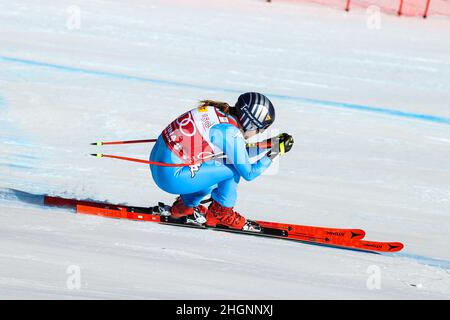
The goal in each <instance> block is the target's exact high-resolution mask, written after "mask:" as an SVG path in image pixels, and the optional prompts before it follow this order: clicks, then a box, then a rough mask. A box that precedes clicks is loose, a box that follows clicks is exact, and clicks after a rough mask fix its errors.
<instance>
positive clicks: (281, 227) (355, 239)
mask: <svg viewBox="0 0 450 320" xmlns="http://www.w3.org/2000/svg"><path fill="white" fill-rule="evenodd" d="M44 204H45V205H47V206H57V207H69V208H72V209H75V210H76V212H77V213H79V214H89V215H96V216H102V217H109V218H116V219H127V220H136V221H147V222H156V223H161V224H167V225H174V226H183V227H191V228H198V229H212V230H217V231H225V232H232V233H239V234H247V235H254V236H263V237H270V238H278V239H285V240H292V241H297V242H303V243H309V244H316V245H324V246H330V247H338V248H343V249H351V250H360V251H369V252H397V251H400V250H402V249H403V244H402V243H400V242H380V241H368V240H364V239H363V238H364V237H365V232H364V230H361V229H343V228H327V227H315V226H306V225H296V224H288V223H277V222H267V221H258V220H248V221H249V225H250V226H251V228H249V229H247V230H234V229H230V228H227V227H223V226H217V227H207V226H206V225H204V224H202V223H201V218H202V217H198V218H200V219H198V220H196V217H187V218H182V219H174V218H172V217H171V216H170V212H169V210H170V207H169V206H166V205H164V204H163V203H159V204H158V205H157V206H154V207H150V208H145V207H135V206H126V205H114V204H107V203H101V202H96V201H85V200H77V199H67V198H60V197H51V196H45V197H44ZM199 221H200V222H199Z"/></svg>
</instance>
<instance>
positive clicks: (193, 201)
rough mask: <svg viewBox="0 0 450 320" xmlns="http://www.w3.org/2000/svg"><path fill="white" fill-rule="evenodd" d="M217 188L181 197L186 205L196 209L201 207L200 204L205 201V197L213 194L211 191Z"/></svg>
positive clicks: (212, 187)
mask: <svg viewBox="0 0 450 320" xmlns="http://www.w3.org/2000/svg"><path fill="white" fill-rule="evenodd" d="M215 187H216V186H211V187H209V188H206V189H204V190H200V191H198V192H194V193H188V194H182V195H180V196H181V199H182V200H183V203H184V204H185V205H187V206H189V207H196V206H198V205H200V202H201V201H202V200H203V198H204V197H206V196H207V195H210V194H211V191H213V189H214V188H215Z"/></svg>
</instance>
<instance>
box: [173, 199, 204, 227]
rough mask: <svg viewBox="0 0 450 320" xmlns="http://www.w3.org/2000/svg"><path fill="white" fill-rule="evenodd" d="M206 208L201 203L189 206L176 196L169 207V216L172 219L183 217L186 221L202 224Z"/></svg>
mask: <svg viewBox="0 0 450 320" xmlns="http://www.w3.org/2000/svg"><path fill="white" fill-rule="evenodd" d="M207 210H208V209H207V208H206V207H205V206H202V205H198V206H196V207H189V206H187V205H185V204H184V203H183V200H182V199H181V197H178V198H177V199H176V200H175V202H174V203H173V205H172V207H171V208H170V216H171V217H172V218H174V219H181V218H183V217H185V218H186V222H187V223H193V224H198V225H202V224H203V223H205V221H206V219H205V214H206V211H207Z"/></svg>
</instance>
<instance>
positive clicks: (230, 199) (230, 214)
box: [206, 168, 246, 230]
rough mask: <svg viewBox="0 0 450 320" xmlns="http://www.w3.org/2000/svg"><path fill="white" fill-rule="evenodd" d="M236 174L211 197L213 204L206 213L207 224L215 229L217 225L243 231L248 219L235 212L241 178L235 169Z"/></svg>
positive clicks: (218, 185)
mask: <svg viewBox="0 0 450 320" xmlns="http://www.w3.org/2000/svg"><path fill="white" fill-rule="evenodd" d="M233 170H234V171H235V174H234V175H233V176H232V177H231V178H228V179H225V180H223V181H221V182H219V183H218V184H217V188H216V189H214V190H213V192H212V194H211V196H212V198H213V202H212V203H211V205H210V206H209V208H208V211H207V213H206V220H207V221H206V224H207V225H208V226H211V227H214V226H216V225H223V226H227V227H229V228H232V229H238V230H240V229H242V228H243V227H244V225H245V223H246V219H245V218H244V217H243V216H241V215H240V214H239V213H237V212H236V211H234V210H233V207H234V205H235V203H236V199H237V186H238V184H239V181H240V179H241V176H240V175H239V174H238V173H237V171H236V170H235V169H234V168H233Z"/></svg>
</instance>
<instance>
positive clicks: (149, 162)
mask: <svg viewBox="0 0 450 320" xmlns="http://www.w3.org/2000/svg"><path fill="white" fill-rule="evenodd" d="M91 156H94V157H97V158H112V159H118V160H125V161H131V162H139V163H145V164H152V165H155V166H162V167H187V166H192V165H198V164H200V163H190V164H189V163H188V164H187V163H165V162H158V161H149V160H143V159H136V158H130V157H121V156H115V155H112V154H103V153H91Z"/></svg>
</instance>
